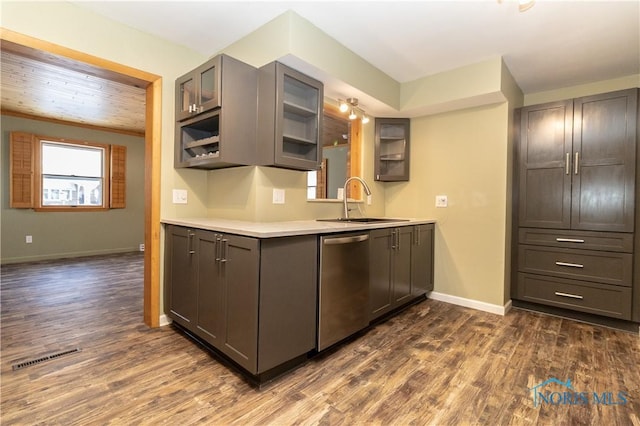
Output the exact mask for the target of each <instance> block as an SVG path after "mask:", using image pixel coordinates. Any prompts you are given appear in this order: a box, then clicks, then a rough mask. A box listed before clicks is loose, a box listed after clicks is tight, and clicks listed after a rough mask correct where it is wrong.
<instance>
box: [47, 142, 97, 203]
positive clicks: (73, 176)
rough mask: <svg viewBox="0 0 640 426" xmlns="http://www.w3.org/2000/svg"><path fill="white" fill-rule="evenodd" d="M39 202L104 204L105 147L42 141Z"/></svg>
mask: <svg viewBox="0 0 640 426" xmlns="http://www.w3.org/2000/svg"><path fill="white" fill-rule="evenodd" d="M40 148H41V160H42V162H41V164H42V174H41V175H42V191H41V195H42V199H41V200H40V203H41V205H42V206H73V207H78V206H92V207H104V205H105V199H104V196H103V194H104V191H103V188H104V186H105V185H104V172H105V170H104V169H105V148H104V147H98V146H80V145H76V144H69V143H58V142H50V141H44V140H43V141H41V146H40Z"/></svg>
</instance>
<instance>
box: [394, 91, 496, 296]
mask: <svg viewBox="0 0 640 426" xmlns="http://www.w3.org/2000/svg"><path fill="white" fill-rule="evenodd" d="M507 121H508V106H507V104H506V103H501V104H494V105H489V106H484V107H477V108H471V109H466V110H461V111H454V112H448V113H442V114H437V115H432V116H425V117H420V118H414V119H412V120H411V160H412V161H411V180H410V181H409V182H406V183H394V184H388V186H387V190H386V214H387V215H389V216H415V217H432V218H434V219H436V220H437V226H436V246H435V265H436V267H435V291H436V292H439V293H445V294H448V295H454V296H458V297H463V298H467V299H473V300H477V301H482V302H486V303H490V304H494V305H499V306H502V305H503V301H504V297H505V296H504V269H505V257H504V253H505V244H506V243H505V241H506V234H505V232H506V231H505V223H506V217H505V215H506V210H505V206H506V203H507V190H506V188H507V175H506V171H507V162H508V146H507V126H506V123H507ZM436 195H447V196H448V201H449V206H448V207H447V208H436V207H435V196H436Z"/></svg>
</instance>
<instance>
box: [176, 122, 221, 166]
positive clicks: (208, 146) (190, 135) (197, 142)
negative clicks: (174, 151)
mask: <svg viewBox="0 0 640 426" xmlns="http://www.w3.org/2000/svg"><path fill="white" fill-rule="evenodd" d="M178 136H179V137H180V144H181V147H182V154H181V161H182V162H185V163H187V164H189V165H194V162H195V164H196V165H197V164H200V163H204V162H206V161H209V160H211V159H214V158H218V157H219V156H220V116H219V114H218V113H217V112H216V113H214V114H211V115H209V116H208V117H204V118H202V119H193V120H191V121H189V122H187V123H185V124H183V125H182V126H180V131H179V134H178Z"/></svg>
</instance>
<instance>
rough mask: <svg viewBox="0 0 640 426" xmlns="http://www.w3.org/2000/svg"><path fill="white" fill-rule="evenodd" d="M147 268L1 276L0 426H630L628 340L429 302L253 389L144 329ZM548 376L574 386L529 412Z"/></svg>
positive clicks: (167, 331) (634, 395) (638, 394)
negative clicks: (595, 398)
mask: <svg viewBox="0 0 640 426" xmlns="http://www.w3.org/2000/svg"><path fill="white" fill-rule="evenodd" d="M142 269H143V260H142V256H141V255H139V254H128V255H114V256H105V257H96V258H84V259H75V260H64V261H48V262H40V263H34V264H25V265H6V266H3V267H2V271H1V272H2V277H1V278H2V283H1V293H0V297H1V308H2V316H1V321H2V324H1V332H2V336H1V345H2V347H1V349H2V359H1V369H0V374H1V385H2V389H1V394H0V398H1V406H0V409H1V412H0V422H1V423H2V424H3V425H33V424H59V425H94V424H98V425H102V424H111V425H129V424H135V425H160V424H167V425H190V424H206V425H449V424H455V425H458V424H474V425H475V424H483V425H501V424H526V425H528V424H565V425H574V424H598V425H640V338H639V337H638V335H637V334H631V333H626V332H621V331H616V330H611V329H607V328H603V327H599V326H592V325H587V324H582V323H578V322H574V321H570V320H565V319H560V318H556V317H551V316H546V315H542V314H536V313H530V312H526V311H522V310H512V312H510V313H509V314H507V315H506V316H504V317H501V316H496V315H492V314H488V313H484V312H479V311H475V310H472V309H466V308H462V307H458V306H453V305H449V304H446V303H442V302H437V301H433V300H427V301H425V302H422V303H420V304H418V305H416V306H413V307H411V308H410V309H408V310H407V311H405V312H404V313H402V314H400V315H399V316H397V317H394V318H392V319H390V320H389V321H387V322H385V323H382V324H379V325H378V326H376V327H375V328H372V329H371V330H369V331H368V332H367V333H366V334H364V335H363V336H361V337H360V338H358V339H356V340H354V341H351V342H349V343H347V344H345V345H342V346H340V347H338V348H336V349H333V350H331V351H330V353H327V354H322V355H320V356H318V357H316V358H314V359H313V360H311V361H310V362H308V363H307V364H305V365H303V366H302V367H300V368H298V369H297V370H295V371H294V372H292V373H290V374H288V375H286V376H284V377H281V378H280V379H278V380H276V381H274V382H272V383H270V384H268V385H267V386H265V387H263V388H262V389H261V390H259V389H256V388H253V387H251V386H250V385H249V384H248V383H247V382H246V381H245V380H243V379H242V378H241V377H240V376H239V375H237V374H236V373H235V372H234V371H233V370H231V369H229V368H228V367H227V366H225V365H223V364H221V363H220V362H218V361H217V360H216V359H215V358H213V357H212V356H211V355H210V354H209V353H208V352H207V351H205V350H203V349H202V348H201V347H200V346H198V345H197V344H195V343H193V342H192V341H191V340H189V339H188V338H186V337H184V336H183V335H182V334H180V333H178V332H177V331H175V330H174V329H173V328H172V327H163V328H160V329H149V328H147V327H146V326H145V325H144V324H143V321H142V291H143V288H142ZM75 347H79V348H81V352H78V353H75V354H70V355H66V356H63V357H60V358H57V359H54V360H50V361H46V362H43V363H41V364H36V365H33V366H29V367H26V368H23V369H19V370H15V371H14V370H12V365H13V364H15V363H19V362H22V361H25V360H29V359H33V358H37V357H39V356H41V355H44V354H47V353H50V352H57V351H62V350H67V349H70V348H75ZM552 377H555V378H557V379H559V380H561V381H563V382H565V381H566V380H567V379H570V380H571V386H572V389H570V390H569V389H567V388H565V387H563V386H561V385H558V384H549V385H547V386H545V387H544V389H545V390H546V391H547V393H550V398H551V400H550V401H551V402H549V403H543V404H541V405H539V406H537V407H536V406H534V401H533V391H531V390H530V389H531V388H533V387H534V386H536V385H538V384H541V383H542V382H544V381H545V380H547V379H549V378H552ZM593 392H597V395H598V397H599V401H600V403H595V402H594V401H593ZM609 392H611V395H609V394H608V393H609ZM619 392H623V394H622V395H623V396H625V395H626V398H625V400H626V401H625V403H624V404H623V403H621V402H622V401H621V400H620V399H619V398H618V396H619ZM581 393H584V394H585V395H586V397H588V398H590V399H589V401H588V402H589V403H587V404H579V403H574V404H570V403H569V402H571V401H572V398H573V401H574V402H576V401H577V402H580V399H579V398H577V397H575V395H576V394H578V395H581ZM554 398H555V399H554ZM562 398H564V402H563V401H562ZM553 401H555V402H556V403H552V402H553ZM604 401H607V402H610V403H611V404H604ZM561 402H562V403H561ZM614 402H617V403H618V404H613V403H614Z"/></svg>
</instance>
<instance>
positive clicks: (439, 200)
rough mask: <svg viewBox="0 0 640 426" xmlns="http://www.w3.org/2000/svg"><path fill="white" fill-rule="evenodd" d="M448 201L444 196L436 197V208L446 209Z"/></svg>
mask: <svg viewBox="0 0 640 426" xmlns="http://www.w3.org/2000/svg"><path fill="white" fill-rule="evenodd" d="M447 204H448V200H447V196H446V195H436V207H447Z"/></svg>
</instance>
